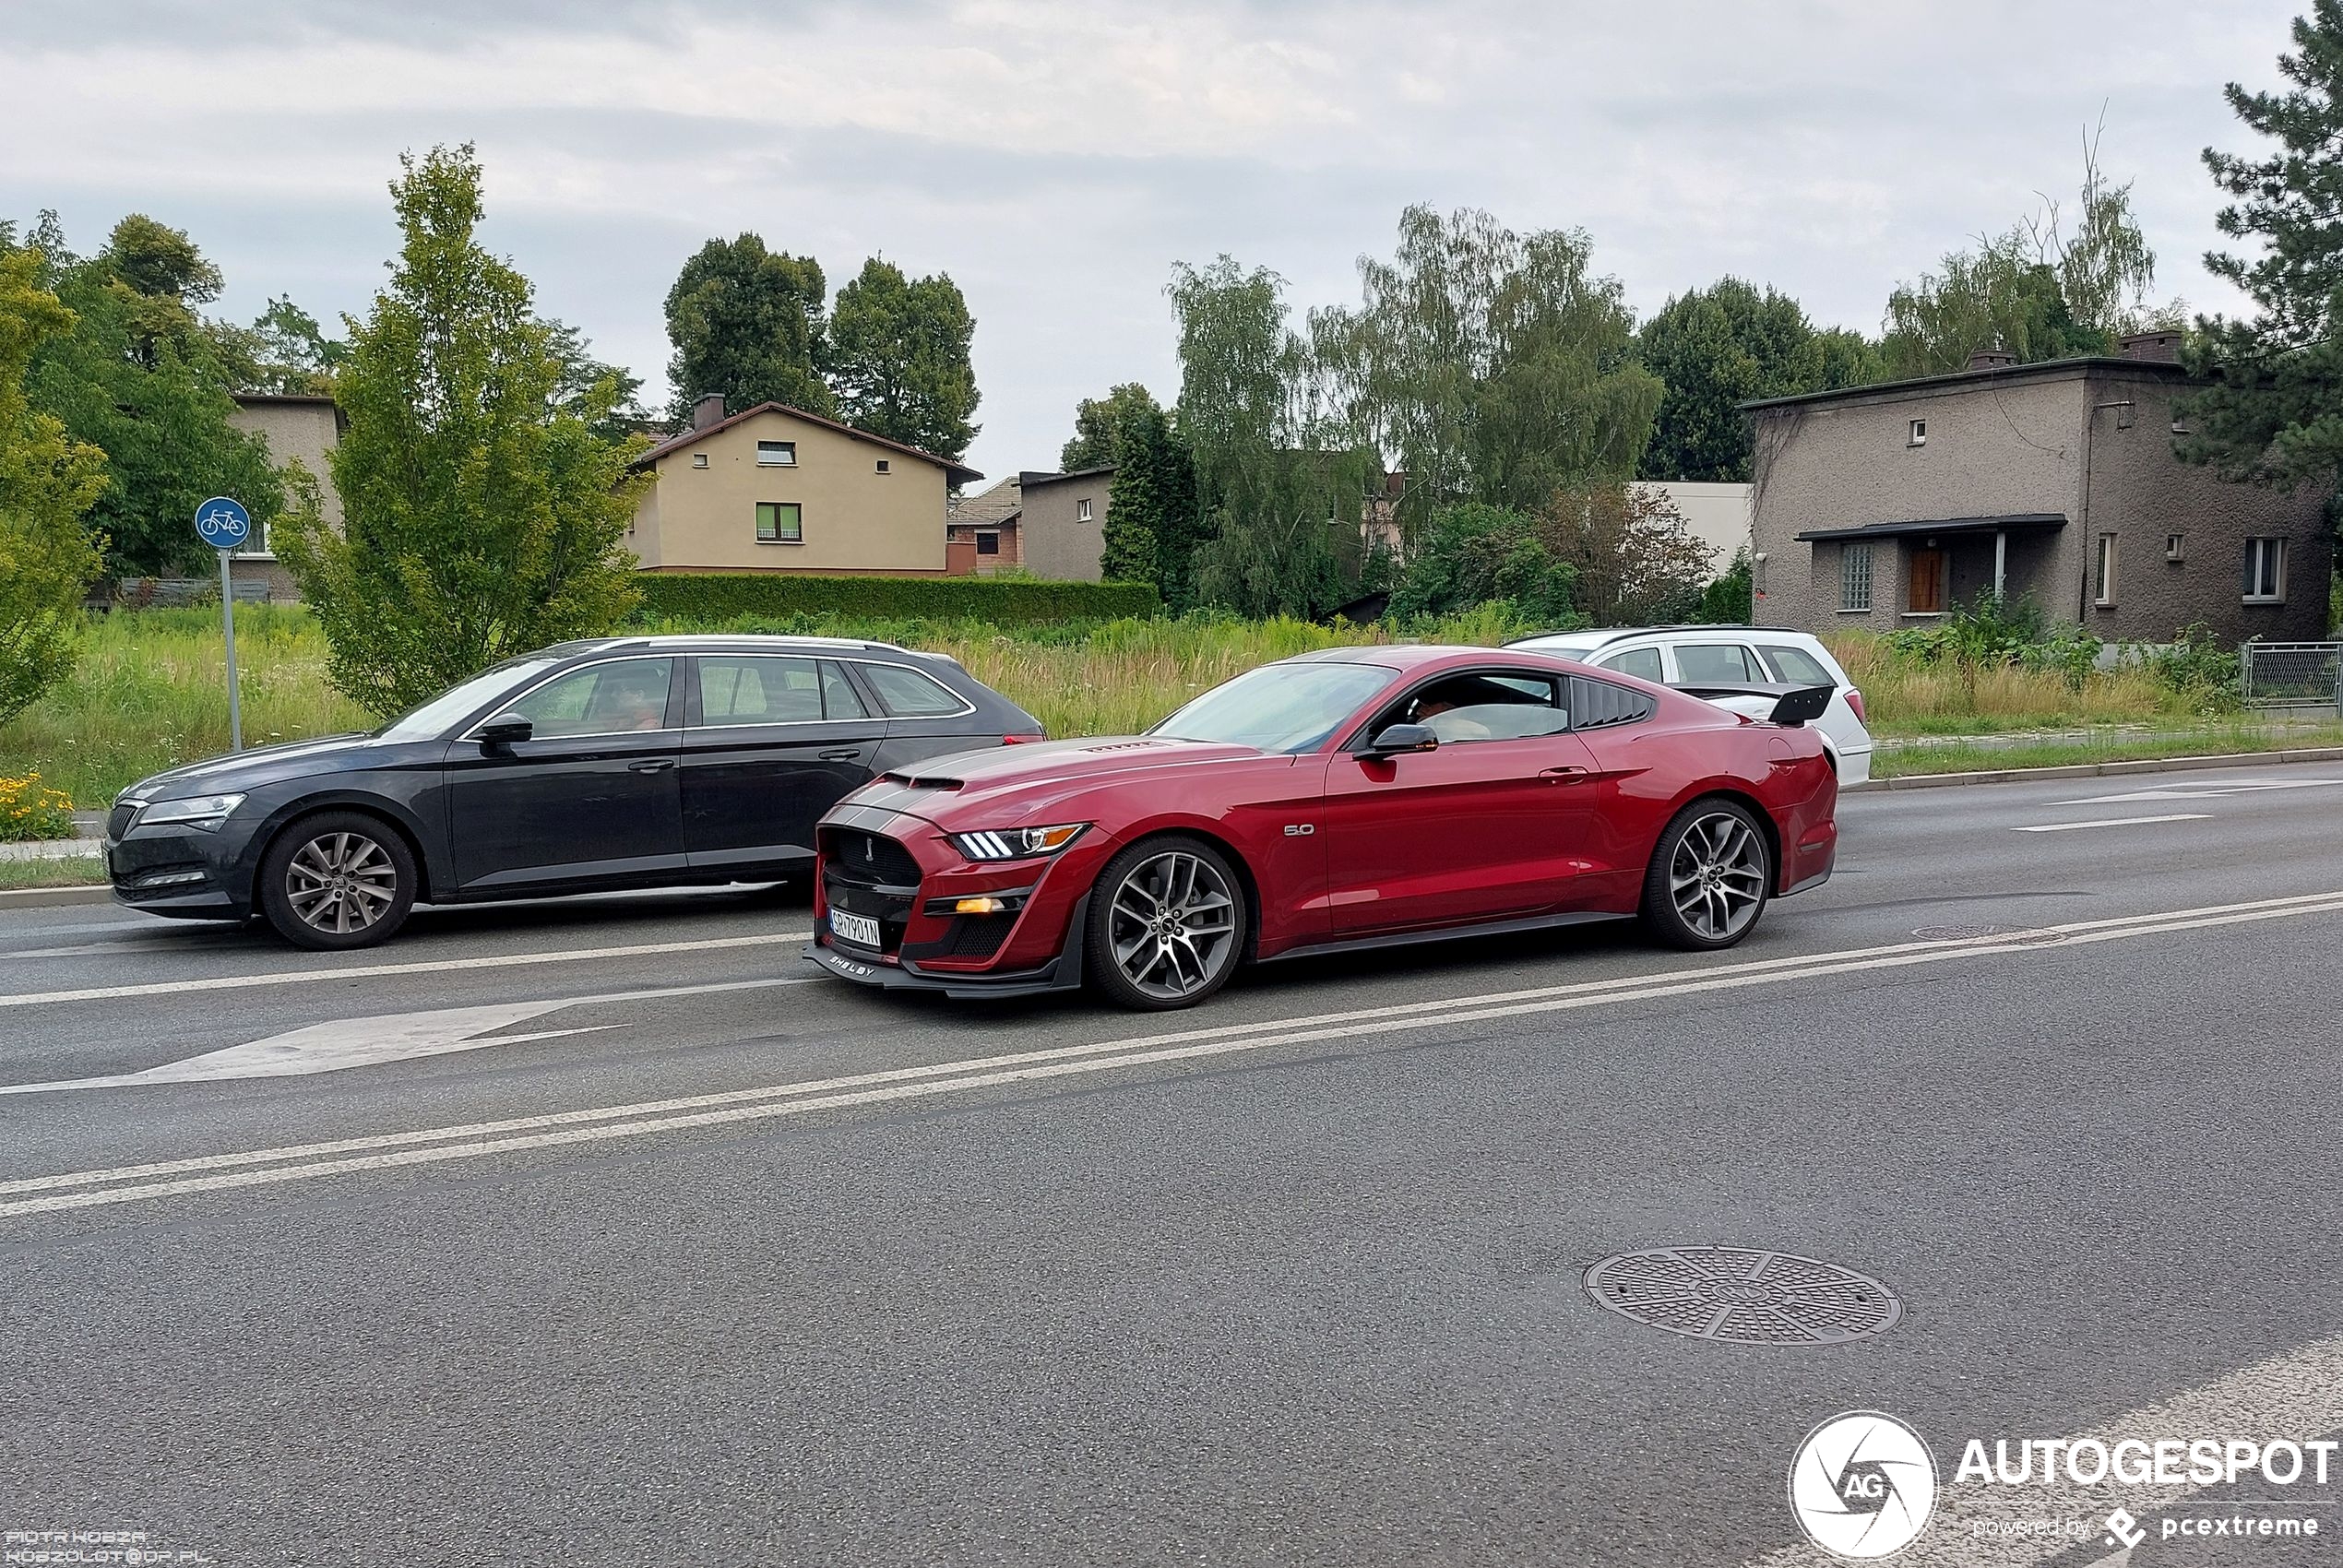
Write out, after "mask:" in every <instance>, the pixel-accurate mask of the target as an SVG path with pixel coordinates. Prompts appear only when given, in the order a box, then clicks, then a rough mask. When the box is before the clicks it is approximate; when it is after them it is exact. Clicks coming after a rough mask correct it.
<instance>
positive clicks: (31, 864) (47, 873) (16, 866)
mask: <svg viewBox="0 0 2343 1568" xmlns="http://www.w3.org/2000/svg"><path fill="white" fill-rule="evenodd" d="M105 880H106V862H105V861H102V860H101V859H100V858H99V857H97V856H96V855H70V856H67V857H66V858H65V859H63V860H54V861H0V893H5V892H12V891H14V890H16V889H18V888H24V887H88V886H94V885H101V884H103V883H104V881H105Z"/></svg>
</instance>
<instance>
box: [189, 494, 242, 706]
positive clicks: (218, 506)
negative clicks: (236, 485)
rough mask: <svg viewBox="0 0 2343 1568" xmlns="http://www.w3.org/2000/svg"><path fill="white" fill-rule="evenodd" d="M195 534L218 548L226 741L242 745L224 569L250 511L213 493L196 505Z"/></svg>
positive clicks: (230, 587) (232, 607)
mask: <svg viewBox="0 0 2343 1568" xmlns="http://www.w3.org/2000/svg"><path fill="white" fill-rule="evenodd" d="M196 537H198V538H199V539H201V540H203V541H204V542H205V543H206V544H208V545H209V546H211V547H212V548H213V549H214V550H217V551H218V552H220V627H221V630H222V632H223V633H224V635H225V636H226V638H227V645H228V744H229V749H230V750H232V751H239V752H240V751H243V750H244V712H243V705H242V704H241V703H240V702H238V700H237V692H236V588H235V584H234V583H233V582H232V580H231V579H230V577H229V573H228V557H230V556H231V555H233V554H234V553H235V552H237V551H239V550H242V549H243V548H244V545H245V544H246V543H247V542H248V541H249V540H251V538H252V514H251V513H250V512H247V511H245V510H244V505H243V503H241V502H238V501H232V500H230V499H229V498H228V497H227V496H225V495H215V496H213V497H212V498H211V499H210V500H208V501H207V502H205V503H204V504H203V505H200V506H198V507H196Z"/></svg>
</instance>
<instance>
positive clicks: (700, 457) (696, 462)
mask: <svg viewBox="0 0 2343 1568" xmlns="http://www.w3.org/2000/svg"><path fill="white" fill-rule="evenodd" d="M692 467H694V468H696V469H704V468H706V467H708V454H707V453H705V452H695V453H693V454H692Z"/></svg>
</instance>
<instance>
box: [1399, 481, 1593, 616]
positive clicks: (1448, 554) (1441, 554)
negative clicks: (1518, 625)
mask: <svg viewBox="0 0 2343 1568" xmlns="http://www.w3.org/2000/svg"><path fill="white" fill-rule="evenodd" d="M1577 576H1578V574H1577V570H1576V568H1575V567H1573V566H1572V565H1570V564H1568V563H1567V562H1564V561H1558V560H1556V559H1555V558H1554V556H1553V552H1552V550H1551V549H1550V548H1549V547H1548V544H1547V541H1546V540H1545V539H1544V538H1543V537H1542V533H1541V530H1540V526H1539V522H1538V519H1537V518H1535V517H1530V516H1529V515H1528V513H1526V512H1517V511H1515V510H1513V509H1512V508H1510V507H1505V506H1491V505H1485V504H1484V503H1481V502H1477V501H1469V502H1466V503H1464V504H1463V505H1457V506H1447V507H1443V508H1442V509H1441V510H1440V511H1438V512H1436V513H1434V514H1433V517H1432V520H1431V522H1430V523H1429V524H1428V525H1427V526H1426V527H1425V528H1424V529H1423V530H1422V532H1421V534H1420V535H1419V537H1418V539H1417V541H1416V546H1415V549H1414V550H1413V551H1412V552H1409V556H1408V561H1407V565H1406V567H1405V569H1404V570H1403V571H1402V572H1401V574H1400V576H1399V582H1398V585H1397V587H1396V588H1394V589H1393V590H1392V594H1391V613H1392V614H1393V615H1394V616H1397V617H1400V618H1402V619H1409V618H1413V617H1417V616H1430V615H1454V614H1457V613H1458V612H1462V611H1467V610H1470V609H1473V608H1474V607H1476V606H1478V605H1481V604H1486V603H1489V602H1490V601H1492V600H1504V601H1505V602H1506V603H1508V604H1510V605H1512V606H1513V608H1514V612H1515V614H1516V616H1517V617H1518V618H1519V619H1521V620H1523V621H1527V622H1530V623H1533V624H1538V625H1540V626H1546V627H1550V628H1562V627H1567V626H1572V625H1576V624H1583V623H1582V620H1581V618H1580V617H1579V616H1578V615H1577V614H1576V611H1575V609H1574V606H1573V593H1574V589H1575V588H1576V582H1577Z"/></svg>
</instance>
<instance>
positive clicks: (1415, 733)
mask: <svg viewBox="0 0 2343 1568" xmlns="http://www.w3.org/2000/svg"><path fill="white" fill-rule="evenodd" d="M1439 747H1440V737H1439V736H1437V735H1435V734H1433V732H1432V726H1430V725H1429V724H1394V725H1393V726H1391V728H1390V729H1388V730H1386V731H1384V732H1383V733H1382V734H1380V735H1377V736H1376V737H1375V738H1374V744H1373V745H1371V746H1369V747H1368V748H1367V754H1368V755H1369V756H1377V757H1392V756H1403V755H1405V754H1408V753H1409V752H1430V751H1437V750H1438V749H1439Z"/></svg>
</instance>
